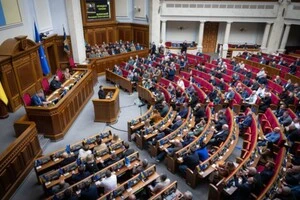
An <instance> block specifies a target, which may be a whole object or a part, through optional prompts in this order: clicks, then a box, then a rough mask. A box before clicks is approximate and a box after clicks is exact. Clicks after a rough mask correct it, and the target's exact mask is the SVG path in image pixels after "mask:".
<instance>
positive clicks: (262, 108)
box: [259, 92, 272, 113]
mask: <svg viewBox="0 0 300 200" xmlns="http://www.w3.org/2000/svg"><path fill="white" fill-rule="evenodd" d="M271 103H272V99H271V93H269V92H266V93H265V97H263V98H262V99H261V103H260V105H259V110H260V112H262V113H264V112H265V111H266V110H267V109H268V108H269V107H270V105H271Z"/></svg>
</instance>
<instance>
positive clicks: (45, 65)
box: [34, 23, 50, 75]
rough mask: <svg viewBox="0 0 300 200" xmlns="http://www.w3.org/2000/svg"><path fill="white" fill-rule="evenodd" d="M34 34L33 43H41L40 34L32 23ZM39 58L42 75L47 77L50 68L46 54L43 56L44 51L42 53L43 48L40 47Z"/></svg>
mask: <svg viewBox="0 0 300 200" xmlns="http://www.w3.org/2000/svg"><path fill="white" fill-rule="evenodd" d="M34 33H35V42H36V43H40V42H41V39H40V34H39V32H38V30H37V27H36V24H35V23H34ZM39 56H40V62H41V67H42V70H43V74H44V75H47V74H49V72H50V68H49V64H48V60H47V57H46V54H45V51H44V48H43V46H42V45H40V47H39Z"/></svg>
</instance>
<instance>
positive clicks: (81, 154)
mask: <svg viewBox="0 0 300 200" xmlns="http://www.w3.org/2000/svg"><path fill="white" fill-rule="evenodd" d="M89 154H92V151H91V150H89V145H87V144H85V145H84V146H83V148H82V149H80V150H79V154H78V158H80V159H81V160H84V161H85V160H86V157H87V156H88V155H89Z"/></svg>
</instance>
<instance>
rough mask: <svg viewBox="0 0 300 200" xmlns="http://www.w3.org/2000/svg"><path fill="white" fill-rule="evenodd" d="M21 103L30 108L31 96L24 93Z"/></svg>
mask: <svg viewBox="0 0 300 200" xmlns="http://www.w3.org/2000/svg"><path fill="white" fill-rule="evenodd" d="M22 99H23V102H24V105H25V106H31V96H30V94H28V93H25V94H24V95H23V98H22Z"/></svg>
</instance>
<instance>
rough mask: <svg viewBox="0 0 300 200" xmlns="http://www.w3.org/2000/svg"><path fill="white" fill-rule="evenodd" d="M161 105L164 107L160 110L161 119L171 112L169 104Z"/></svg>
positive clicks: (163, 103) (164, 102)
mask: <svg viewBox="0 0 300 200" xmlns="http://www.w3.org/2000/svg"><path fill="white" fill-rule="evenodd" d="M161 105H162V107H161V109H160V110H159V113H160V116H161V117H165V116H166V115H167V114H168V112H169V105H168V104H167V102H166V101H163V102H162V104H161Z"/></svg>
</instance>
